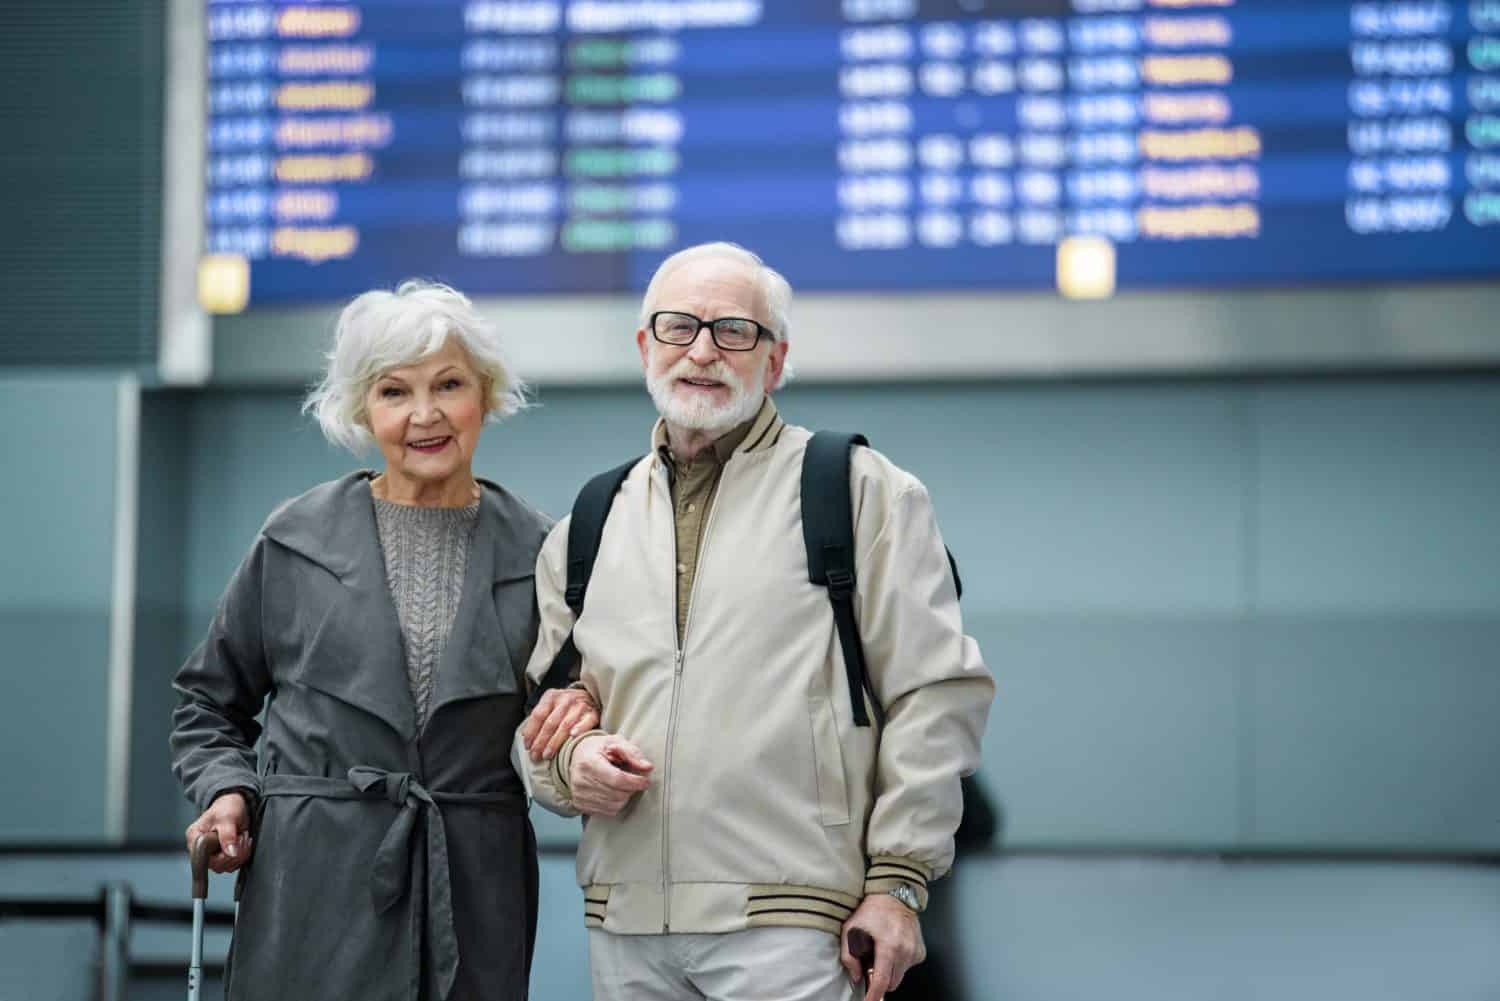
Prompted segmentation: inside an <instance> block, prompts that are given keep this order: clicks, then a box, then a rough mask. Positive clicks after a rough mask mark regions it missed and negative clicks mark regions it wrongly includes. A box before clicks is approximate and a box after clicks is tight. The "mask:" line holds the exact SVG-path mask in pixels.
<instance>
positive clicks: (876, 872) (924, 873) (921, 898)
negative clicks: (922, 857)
mask: <svg viewBox="0 0 1500 1001" xmlns="http://www.w3.org/2000/svg"><path fill="white" fill-rule="evenodd" d="M931 875H932V870H931V869H929V868H927V867H926V866H925V865H923V864H922V863H920V862H918V861H916V860H915V859H911V858H906V857H904V856H900V855H876V856H875V857H874V858H872V859H870V866H869V868H868V869H866V870H865V896H867V897H868V896H869V895H870V894H872V893H885V892H887V891H889V890H893V889H895V888H896V886H897V885H898V884H902V883H904V884H906V885H907V886H909V887H911V888H912V890H914V891H915V892H916V894H917V903H918V904H919V905H920V906H919V907H918V908H917V910H919V911H925V910H926V909H927V880H928V879H929V878H930V877H931Z"/></svg>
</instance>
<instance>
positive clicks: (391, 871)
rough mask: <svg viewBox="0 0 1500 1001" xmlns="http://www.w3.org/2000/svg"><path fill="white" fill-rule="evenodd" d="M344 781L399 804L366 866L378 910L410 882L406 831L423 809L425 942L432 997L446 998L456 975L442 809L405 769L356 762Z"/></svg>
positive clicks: (408, 832) (392, 901)
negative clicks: (347, 780)
mask: <svg viewBox="0 0 1500 1001" xmlns="http://www.w3.org/2000/svg"><path fill="white" fill-rule="evenodd" d="M349 784H350V785H352V786H354V788H356V789H358V790H359V791H360V792H362V793H365V794H369V793H371V792H374V791H376V790H379V791H381V792H383V793H384V794H385V798H386V799H387V800H388V801H389V802H390V803H392V804H393V805H396V806H399V807H400V808H401V812H400V813H398V814H396V819H395V820H393V821H391V826H390V827H389V828H387V829H386V832H385V837H384V838H382V839H381V842H380V847H379V848H377V849H376V851H375V861H374V864H373V865H372V866H371V869H370V895H371V898H372V899H373V901H374V903H375V910H376V911H377V912H379V913H384V912H386V911H388V910H390V909H391V908H392V907H395V906H396V904H398V903H400V901H401V898H402V897H404V896H406V891H407V889H408V887H409V885H410V883H411V854H410V851H409V848H410V844H411V835H412V831H413V830H414V829H415V827H416V823H417V814H418V813H419V812H421V811H425V812H426V815H427V823H426V825H425V826H426V838H425V840H426V842H427V844H426V849H427V852H426V854H427V866H426V868H427V927H428V947H429V948H430V949H431V951H432V952H431V957H432V968H431V970H432V973H433V975H434V976H435V979H436V984H434V986H435V987H436V994H435V995H434V996H435V997H437V998H445V997H447V996H448V991H449V990H450V989H451V988H452V987H453V980H454V978H455V977H456V976H457V974H458V939H457V937H456V936H455V934H454V931H453V889H452V887H451V885H450V884H449V882H448V833H447V831H446V829H445V828H444V827H443V811H442V810H440V809H438V805H437V802H436V801H435V800H434V799H433V798H432V794H431V793H430V792H428V791H427V789H426V787H425V786H423V785H422V783H420V782H418V781H416V780H415V779H413V778H412V776H411V773H410V772H388V771H385V770H384V769H381V768H370V767H368V766H365V765H356V766H355V767H353V768H351V769H349Z"/></svg>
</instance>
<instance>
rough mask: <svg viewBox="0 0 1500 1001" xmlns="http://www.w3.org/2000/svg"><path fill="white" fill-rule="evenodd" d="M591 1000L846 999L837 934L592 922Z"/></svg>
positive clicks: (849, 988)
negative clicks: (640, 931) (639, 927)
mask: <svg viewBox="0 0 1500 1001" xmlns="http://www.w3.org/2000/svg"><path fill="white" fill-rule="evenodd" d="M589 965H590V966H591V967H592V969H593V977H594V1001H702V999H707V1001H851V999H853V998H855V997H856V996H857V995H856V994H855V992H854V987H853V985H852V984H850V983H849V975H848V974H847V973H845V972H844V968H843V967H842V966H840V965H839V940H838V939H837V938H834V937H833V936H832V935H830V934H828V933H827V932H823V931H815V930H814V929H811V928H747V929H745V930H744V931H737V932H728V933H726V934H722V935H680V934H670V935H616V934H614V933H613V932H607V931H602V930H600V929H598V928H591V929H589Z"/></svg>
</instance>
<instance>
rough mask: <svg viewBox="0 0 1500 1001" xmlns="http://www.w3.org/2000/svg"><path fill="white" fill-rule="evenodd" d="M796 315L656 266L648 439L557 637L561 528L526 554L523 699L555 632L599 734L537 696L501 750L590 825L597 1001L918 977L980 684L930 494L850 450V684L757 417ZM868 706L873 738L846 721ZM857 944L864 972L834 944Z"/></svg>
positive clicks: (719, 279) (775, 427)
mask: <svg viewBox="0 0 1500 1001" xmlns="http://www.w3.org/2000/svg"><path fill="white" fill-rule="evenodd" d="M790 299H791V288H790V286H788V284H787V283H786V280H785V279H783V278H782V277H781V276H780V275H779V274H777V273H776V272H775V271H773V270H771V269H770V268H768V267H767V266H766V265H765V264H764V263H763V262H762V261H761V260H760V258H759V257H757V256H755V255H754V254H752V253H750V252H749V251H747V250H745V249H743V248H741V247H737V246H734V245H732V244H723V243H719V244H706V245H702V246H697V247H692V248H689V249H687V250H684V251H681V252H680V253H677V254H675V255H673V256H672V257H670V258H668V259H667V260H666V261H665V262H664V263H663V264H662V265H661V267H660V268H659V269H658V271H657V272H656V275H655V277H653V278H652V280H651V284H650V286H649V287H648V288H647V290H646V295H645V299H644V302H643V304H642V308H641V322H640V329H639V330H637V331H636V344H637V346H638V347H639V348H640V352H641V360H642V362H643V363H644V366H645V374H646V385H647V388H648V389H649V390H650V393H651V398H652V400H653V401H654V402H655V404H656V408H657V410H658V412H659V413H660V415H661V419H660V420H659V421H657V423H656V426H655V428H654V430H653V431H652V437H651V451H650V453H649V454H648V455H646V456H645V457H643V458H642V459H640V460H639V461H638V462H637V463H635V465H634V466H633V467H632V468H631V469H630V471H629V473H628V474H627V475H626V476H625V479H624V480H623V483H622V485H621V486H620V489H619V492H618V494H617V495H616V496H615V498H614V501H613V506H612V508H611V509H610V514H609V516H608V520H607V521H606V522H605V528H604V531H603V535H602V538H601V540H600V544H599V549H598V555H597V560H596V562H595V564H594V568H593V573H592V576H591V578H590V582H589V584H588V589H587V599H586V602H585V603H584V606H583V610H582V613H581V614H579V615H578V616H577V617H576V621H575V616H574V614H573V612H572V611H571V609H570V607H569V605H568V604H566V603H565V600H564V586H565V581H566V578H567V560H568V522H567V521H564V522H562V523H559V524H558V525H557V526H556V528H555V529H554V530H553V531H552V533H551V534H550V536H549V537H548V539H547V541H546V543H545V544H544V546H543V549H542V552H541V554H540V555H539V557H538V559H537V572H536V581H537V593H538V602H539V605H540V609H541V617H542V624H541V631H540V634H539V636H538V642H537V646H536V649H535V651H534V653H533V655H532V659H531V662H530V665H529V667H528V668H527V674H528V676H529V678H530V679H531V681H532V682H534V683H540V682H541V681H542V679H543V678H544V677H545V676H547V674H548V672H549V667H550V666H551V665H552V664H553V661H554V658H555V657H556V656H557V654H558V652H559V651H560V650H562V649H563V648H564V647H565V645H566V644H567V642H568V639H569V635H570V632H571V637H572V642H573V644H574V646H575V647H576V650H577V654H578V665H579V667H578V670H577V679H578V680H577V682H576V684H577V685H578V686H581V687H583V688H586V689H587V690H588V692H589V693H590V694H591V695H592V696H593V697H594V699H595V700H596V701H597V703H598V705H599V707H600V713H601V721H600V726H601V727H602V729H598V730H590V731H587V732H584V733H579V734H572V735H568V734H566V731H564V732H562V733H559V732H558V731H557V730H556V728H555V725H549V724H546V723H544V722H543V721H544V719H545V718H546V716H547V714H548V713H549V711H550V710H551V703H552V696H551V693H549V694H548V696H546V697H544V699H543V701H542V702H541V703H540V704H539V705H538V707H537V710H536V712H535V714H534V715H533V717H532V719H531V721H529V722H528V724H527V727H526V728H525V730H524V731H523V733H522V734H520V735H518V738H517V739H518V740H520V741H522V742H523V744H524V746H525V747H526V748H527V749H528V750H530V751H531V752H532V759H531V760H532V765H531V776H530V777H531V781H532V789H533V793H534V795H535V796H536V798H537V799H538V800H539V801H540V802H542V803H543V805H545V806H547V807H549V808H550V809H552V810H554V811H556V812H559V813H562V814H564V815H573V814H576V813H580V812H581V813H583V814H586V815H587V819H586V821H585V825H584V831H583V838H582V842H581V844H580V846H579V850H578V878H579V883H580V885H581V886H582V887H583V890H584V921H585V924H586V925H587V926H588V927H589V928H590V932H589V952H590V959H591V965H592V972H593V982H594V996H595V998H599V999H604V998H628V999H632V1001H635V999H643V998H699V997H703V998H715V999H725V1001H729V999H734V1001H759V999H764V1001H791V999H809V1001H814V999H816V1001H823V999H829V1001H832V999H847V998H850V997H853V996H855V991H854V987H853V984H854V983H859V982H861V981H863V982H864V984H865V987H864V991H863V992H862V993H863V995H864V996H865V997H867V998H871V999H874V998H879V997H881V996H882V995H883V994H884V993H885V991H887V990H889V989H892V988H894V987H896V986H897V985H898V984H899V983H900V982H901V978H902V975H903V974H904V973H905V971H906V970H907V969H908V968H909V967H910V966H911V965H913V964H914V963H917V962H920V961H921V959H922V957H923V955H924V953H925V949H924V946H923V944H922V935H921V929H920V925H919V917H918V915H919V913H920V912H921V911H922V909H923V907H924V906H925V905H926V900H927V884H928V882H929V881H930V880H933V879H936V878H937V877H939V876H941V875H942V874H943V873H944V872H946V871H947V869H948V868H949V866H950V864H951V863H952V859H953V832H954V829H955V828H956V827H957V825H958V821H959V817H960V814H961V812H962V804H961V798H960V791H959V785H960V783H959V779H960V776H962V775H964V774H967V773H969V772H971V771H973V769H974V768H975V766H976V765H977V763H978V760H979V740H980V735H981V734H982V732H983V730H984V724H985V718H986V716H987V714H988V711H989V705H990V701H991V699H992V697H993V695H994V683H993V681H992V679H991V677H990V675H989V673H988V671H987V670H986V668H985V666H984V664H983V663H982V661H981V660H980V656H979V650H978V647H977V646H976V645H975V643H974V642H973V640H971V639H970V638H968V637H966V636H965V635H964V634H963V631H962V625H961V622H960V618H959V607H958V595H957V591H956V581H955V579H954V576H953V573H952V571H951V568H950V564H949V561H948V559H947V556H946V553H945V550H944V548H943V543H942V539H941V537H940V536H939V534H938V529H937V525H936V522H935V521H934V518H933V512H932V505H931V502H930V500H929V498H928V495H927V491H926V490H925V489H924V488H923V486H922V484H921V483H920V482H918V481H917V480H916V479H915V478H914V477H912V476H911V475H910V474H908V473H906V472H903V471H902V470H900V469H898V468H897V467H896V466H894V465H892V464H891V463H890V462H889V461H888V460H887V459H886V458H885V457H883V456H882V455H880V454H879V453H877V452H875V451H873V450H871V449H868V448H856V449H853V450H852V452H851V454H850V468H849V488H850V502H851V507H852V514H853V529H854V549H855V557H856V565H857V566H858V583H857V588H856V592H855V595H854V612H855V617H856V620H857V622H858V630H859V639H860V641H861V642H862V644H863V649H864V656H865V660H866V662H867V678H868V683H869V684H868V694H867V693H866V691H864V690H855V691H851V688H850V685H849V684H847V683H846V679H847V676H846V672H845V665H844V661H843V654H842V649H841V645H840V640H839V636H838V632H837V629H836V626H835V622H834V615H833V613H832V611H831V609H830V603H829V600H828V594H827V592H826V591H825V590H824V589H823V588H820V587H817V586H814V585H813V584H811V583H809V574H808V558H807V552H806V549H805V548H804V539H803V534H802V526H801V519H802V505H801V502H800V494H799V484H800V474H801V468H802V459H803V454H804V451H805V449H806V446H807V442H808V440H809V438H810V437H811V436H810V433H809V432H808V431H806V430H804V429H803V428H800V427H796V426H795V425H791V424H788V423H786V422H785V421H783V420H782V418H781V417H780V415H779V414H778V413H777V410H776V407H775V405H774V404H773V403H772V402H771V399H770V394H771V393H772V392H773V391H774V390H775V389H776V388H777V387H778V386H779V385H780V384H781V382H782V379H783V377H784V375H785V372H786V364H787V352H788V341H787V311H788V306H789V304H790ZM846 336H849V337H854V338H857V334H846ZM850 348H851V349H852V350H857V348H858V345H857V343H855V342H853V341H851V343H850ZM867 698H868V699H870V700H871V702H870V703H868V704H867V703H866V699H867ZM855 699H858V700H859V705H858V707H856V705H855V703H854V700H855ZM867 709H870V710H873V711H874V715H875V716H876V718H877V719H879V718H881V717H882V716H883V724H882V725H879V726H857V725H855V724H854V723H853V722H851V719H853V718H855V717H856V716H858V717H860V718H863V717H864V716H865V715H866V710H867ZM559 719H566V717H563V716H562V715H561V714H559ZM563 735H566V740H565V741H559V740H557V739H556V738H557V737H558V736H563ZM556 747H560V750H558V751H557V753H556V754H550V753H549V752H550V751H551V750H552V749H553V748H556ZM855 930H859V931H862V932H864V933H866V934H867V935H868V936H869V937H870V939H872V940H873V943H874V956H873V959H871V958H869V957H868V955H867V954H865V955H864V956H863V961H862V959H861V952H862V950H860V949H859V948H857V947H856V948H855V949H854V950H852V951H851V947H850V938H851V935H850V933H851V932H854V931H855ZM853 937H854V938H855V940H856V942H858V941H859V936H858V935H854V936H853ZM845 974H847V978H846V976H845Z"/></svg>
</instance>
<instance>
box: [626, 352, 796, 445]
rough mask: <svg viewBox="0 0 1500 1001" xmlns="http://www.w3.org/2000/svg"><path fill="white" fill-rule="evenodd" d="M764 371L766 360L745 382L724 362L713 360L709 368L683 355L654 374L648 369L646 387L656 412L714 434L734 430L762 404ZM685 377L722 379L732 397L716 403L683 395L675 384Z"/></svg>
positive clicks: (681, 424) (677, 423) (682, 425)
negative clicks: (666, 368) (678, 392)
mask: <svg viewBox="0 0 1500 1001" xmlns="http://www.w3.org/2000/svg"><path fill="white" fill-rule="evenodd" d="M769 361H770V358H769V356H767V359H766V362H769ZM648 366H649V359H648ZM765 374H766V370H765V363H762V365H761V367H760V371H758V372H756V373H755V375H754V376H753V377H752V379H751V380H750V382H749V384H748V385H746V384H744V383H741V382H740V380H739V379H738V377H736V376H735V374H734V370H733V369H731V368H730V367H729V366H728V365H725V364H724V363H723V362H714V363H713V364H712V365H709V366H708V367H707V368H699V367H698V366H697V365H694V364H693V363H692V362H691V361H689V360H688V359H686V358H683V359H682V360H681V361H679V362H678V363H677V364H676V365H673V366H672V367H671V368H670V369H668V370H667V371H666V372H664V373H662V374H661V375H652V374H651V373H650V371H649V370H648V371H647V373H646V389H647V390H648V391H649V392H650V393H651V402H653V403H655V404H656V412H657V413H659V414H661V416H662V418H663V419H664V420H666V422H667V423H668V424H671V425H675V426H676V427H680V428H683V429H685V430H688V431H706V432H708V433H709V434H713V433H715V432H724V431H729V430H732V429H733V428H736V427H738V426H739V425H741V424H743V423H745V422H746V421H748V420H749V419H750V418H752V417H754V416H755V415H756V413H758V412H759V411H760V405H761V403H762V402H764V401H765V398H766V388H765ZM682 378H703V379H712V380H714V381H715V382H722V383H723V384H724V385H725V386H727V387H728V388H729V392H730V396H729V399H728V400H727V401H726V402H725V403H723V404H719V405H717V406H716V405H715V404H714V403H713V401H711V400H709V399H707V398H704V397H699V398H696V399H690V400H684V399H680V398H679V397H678V396H677V394H676V393H675V392H673V385H674V384H675V383H676V381H677V380H678V379H682Z"/></svg>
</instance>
